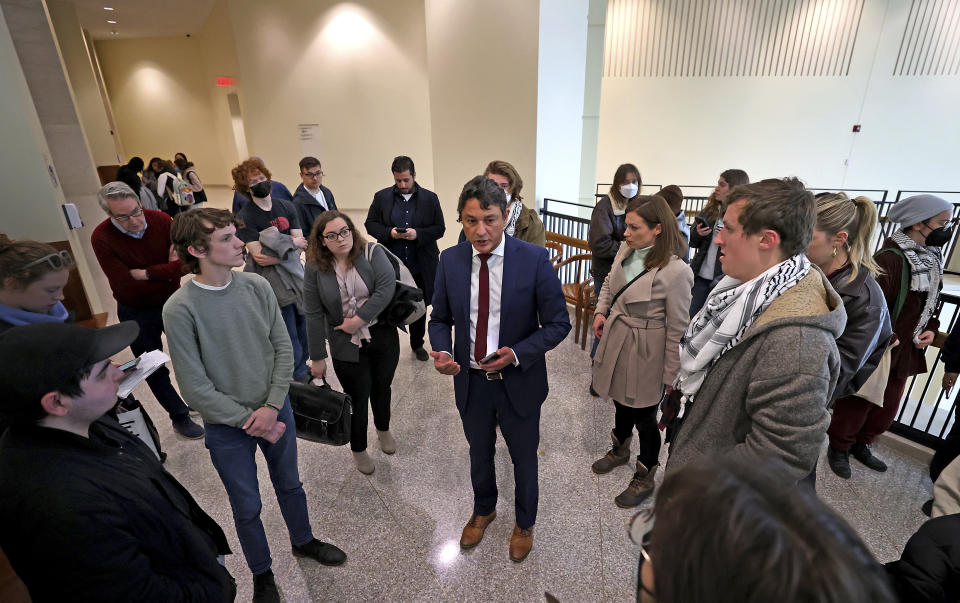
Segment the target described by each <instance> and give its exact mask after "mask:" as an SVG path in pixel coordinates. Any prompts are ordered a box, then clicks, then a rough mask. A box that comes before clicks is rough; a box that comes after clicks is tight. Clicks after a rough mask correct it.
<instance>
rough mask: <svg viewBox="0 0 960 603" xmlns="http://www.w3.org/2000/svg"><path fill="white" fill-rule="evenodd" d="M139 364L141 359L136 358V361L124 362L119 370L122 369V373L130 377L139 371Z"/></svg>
mask: <svg viewBox="0 0 960 603" xmlns="http://www.w3.org/2000/svg"><path fill="white" fill-rule="evenodd" d="M138 364H140V359H139V358H134V359H133V360H131V361H130V362H124V363H123V364H121V365H120V366H118V367H117V368H118V369H120V371H121V372H122V373H123V374H124V375H129V374H130V373H132V372H133V371H135V370H136V369H137V365H138Z"/></svg>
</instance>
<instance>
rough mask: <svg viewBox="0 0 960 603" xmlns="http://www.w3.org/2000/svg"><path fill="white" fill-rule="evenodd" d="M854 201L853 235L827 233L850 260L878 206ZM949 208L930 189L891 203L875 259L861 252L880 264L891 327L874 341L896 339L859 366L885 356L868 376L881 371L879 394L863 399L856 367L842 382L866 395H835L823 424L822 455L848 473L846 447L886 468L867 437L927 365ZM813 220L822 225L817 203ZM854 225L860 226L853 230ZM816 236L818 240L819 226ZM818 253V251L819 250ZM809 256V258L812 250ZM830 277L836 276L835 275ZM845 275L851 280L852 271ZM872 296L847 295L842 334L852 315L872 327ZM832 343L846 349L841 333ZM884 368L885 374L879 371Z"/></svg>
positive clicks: (883, 426)
mask: <svg viewBox="0 0 960 603" xmlns="http://www.w3.org/2000/svg"><path fill="white" fill-rule="evenodd" d="M828 201H829V199H828ZM853 202H854V203H857V210H858V211H857V216H858V219H859V220H860V224H859V229H858V228H855V227H854V226H848V227H847V229H848V232H850V233H851V234H850V236H849V237H848V239H850V240H852V241H854V243H853V244H852V246H851V247H850V249H849V250H847V249H846V247H845V246H844V245H841V244H840V243H839V241H838V240H836V239H835V238H834V239H830V240H829V241H828V244H829V246H835V247H839V249H838V251H837V257H842V256H843V252H844V251H847V254H848V255H849V256H850V259H851V263H852V262H853V259H854V257H858V254H859V256H860V257H863V258H864V259H866V257H865V256H866V250H865V249H862V248H861V245H862V247H864V248H865V246H866V245H867V244H868V243H867V242H868V241H869V240H870V237H871V235H872V229H873V224H872V223H873V222H875V221H876V213H875V212H872V211H871V210H872V209H873V207H872V205H873V204H872V203H869V202H868V200H864V199H863V198H860V197H858V198H857V199H855V200H854V201H853ZM837 203H838V202H837ZM849 203H850V202H849V201H848V204H849ZM952 211H953V206H952V205H951V204H950V203H948V202H947V201H945V200H944V199H941V198H940V197H935V196H933V195H915V196H913V197H907V198H904V199H901V200H899V201H897V203H896V204H895V205H894V206H893V207H892V208H891V209H890V212H889V213H888V215H887V219H888V220H890V221H891V222H894V223H897V224H899V227H898V230H896V231H894V233H893V234H892V235H891V236H890V238H889V239H887V240H886V241H884V244H883V246H882V247H881V248H880V250H879V251H878V252H877V253H876V254H875V255H874V257H873V260H874V261H875V262H876V264H874V263H873V262H869V263H867V262H864V261H862V260H861V268H864V269H866V270H868V271H869V270H871V267H873V268H872V269H873V270H876V271H877V272H876V273H877V274H878V276H877V279H876V282H877V285H878V289H879V290H880V292H881V294H882V295H883V298H884V299H885V301H886V307H887V312H886V313H885V314H886V316H889V321H890V324H891V326H892V330H893V335H892V337H891V336H890V335H889V330H882V331H881V333H879V334H878V335H877V336H876V339H877V343H876V346H877V347H878V348H880V349H881V350H883V351H886V350H887V348H889V347H890V346H888V345H885V344H886V343H887V342H888V340H890V339H893V340H895V341H896V342H897V345H896V347H893V348H892V349H890V350H889V352H888V353H887V356H886V357H884V356H883V352H882V351H877V350H874V351H873V354H872V355H871V357H870V358H868V359H867V362H866V365H865V366H864V368H863V369H861V371H864V370H866V369H868V368H869V363H870V362H871V360H873V356H877V357H878V358H880V359H883V360H884V361H887V362H888V365H886V366H885V365H884V364H880V368H878V369H876V372H877V376H875V377H874V379H871V381H877V380H878V379H879V381H881V383H880V384H879V389H880V390H882V392H883V393H882V395H881V394H880V393H879V392H875V393H874V392H871V394H870V395H869V399H866V398H867V397H868V396H867V394H866V393H865V392H861V391H860V390H858V389H857V388H858V387H859V386H860V385H861V383H862V381H861V379H865V377H864V376H863V375H862V374H861V373H860V372H858V373H857V374H856V376H855V377H854V379H853V383H851V384H850V386H849V387H848V388H847V392H848V393H849V392H852V391H857V392H858V393H859V394H863V395H848V396H846V397H842V398H839V399H837V401H836V404H835V405H834V409H833V418H832V420H831V422H830V428H829V429H828V430H827V434H828V435H829V437H830V447H829V448H828V449H827V455H828V459H829V461H830V468H831V469H832V470H833V471H834V473H836V474H837V475H839V476H840V477H843V478H847V477H850V461H849V455H853V457H854V458H855V459H857V460H858V461H860V462H861V463H862V464H864V465H865V466H867V467H868V468H870V469H873V470H874V471H886V469H887V465H886V463H884V462H883V461H882V460H880V459H878V458H877V457H875V456H873V453H872V452H871V451H870V444H872V443H873V441H874V440H875V439H876V438H877V436H879V435H880V434H881V433H883V432H884V431H886V430H887V429H889V427H890V425H891V424H892V423H893V419H894V417H895V416H896V413H897V410H898V409H899V407H900V399H901V398H902V397H903V391H904V388H905V387H906V384H907V381H908V380H909V379H910V377H912V376H914V375H917V374H919V373H923V372H926V370H927V366H926V361H925V359H924V356H925V354H926V347H927V346H929V345H930V343H932V342H933V337H934V335H935V334H936V332H937V330H938V328H939V325H940V323H939V321H938V319H937V317H936V305H937V297H938V296H939V293H940V286H941V282H942V279H943V254H942V252H941V250H940V248H941V247H942V246H943V245H944V244H946V243H947V242H948V241H949V240H950V237H951V236H952V231H951V229H950V228H949V226H950V224H951V222H952V220H951V213H952ZM865 222H866V223H865ZM817 226H818V228H819V227H820V219H819V211H818V221H817ZM831 230H832V229H831ZM864 231H869V234H860V233H861V232H864ZM853 233H858V234H857V235H856V236H854V234H853ZM860 240H862V241H863V243H862V244H860V245H857V243H856V242H857V241H860ZM814 241H817V237H816V234H815V235H814ZM815 253H816V254H817V255H822V254H821V252H819V251H816V252H815ZM831 253H832V252H831ZM808 255H809V254H808ZM810 259H811V260H813V256H810ZM814 261H816V260H814ZM837 263H838V260H836V259H834V260H833V262H832V263H831V265H830V266H828V268H827V269H825V270H824V272H828V274H829V270H831V269H838V268H837V267H836V265H837ZM877 269H879V270H877ZM830 280H831V282H833V281H834V279H833V278H832V277H830ZM847 280H848V281H849V280H850V277H848V278H847ZM838 284H839V285H840V286H839V287H838ZM842 286H843V284H842V283H834V287H836V288H837V291H838V292H839V293H840V294H841V296H843V292H842V291H841V287H842ZM870 297H871V301H870V302H869V305H867V304H864V305H863V306H864V307H862V308H861V307H856V306H855V307H853V308H851V307H850V306H849V305H847V301H846V299H844V305H845V306H847V308H846V309H847V321H848V323H847V327H846V330H845V331H844V336H846V333H847V332H849V331H850V330H851V321H853V323H854V324H855V325H856V324H857V323H859V322H861V321H863V320H865V319H868V318H869V317H871V316H872V317H873V319H874V323H873V324H874V328H876V327H875V324H876V323H875V321H876V319H877V316H875V315H880V314H881V312H880V311H879V310H877V306H878V305H879V302H878V301H875V299H876V291H873V292H872V293H871V295H870ZM866 335H867V336H864V337H862V340H863V341H864V344H863V345H867V343H868V336H869V334H866ZM837 345H838V347H839V348H840V353H841V356H843V355H844V348H843V347H842V346H841V341H838V342H837ZM861 351H862V352H864V353H869V352H866V351H863V350H861ZM875 366H876V365H875ZM883 373H887V374H886V375H883ZM841 374H842V373H841ZM867 376H869V374H868V375H867ZM880 377H885V378H880ZM865 389H871V390H872V389H873V388H865ZM837 392H838V394H840V395H843V393H844V392H843V391H841V390H840V389H839V384H838V390H837Z"/></svg>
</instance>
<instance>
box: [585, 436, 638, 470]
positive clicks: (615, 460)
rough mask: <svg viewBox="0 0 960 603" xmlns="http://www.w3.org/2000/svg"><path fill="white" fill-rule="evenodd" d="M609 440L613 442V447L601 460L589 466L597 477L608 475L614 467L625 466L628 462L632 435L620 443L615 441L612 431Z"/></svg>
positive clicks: (615, 437)
mask: <svg viewBox="0 0 960 603" xmlns="http://www.w3.org/2000/svg"><path fill="white" fill-rule="evenodd" d="M610 439H611V440H613V445H612V446H611V447H610V450H608V451H607V454H605V455H603V458H602V459H600V460H599V461H597V462H595V463H594V464H593V465H591V469H593V472H594V473H597V474H599V475H603V474H604V473H610V471H612V470H613V468H614V467H619V466H620V465H626V464H627V462H628V461H629V460H630V440H632V439H633V434H630V436H628V437H627V439H626V440H624V441H622V442H621V441H620V440H618V439H617V436H616V435H614V433H613V431H611V432H610Z"/></svg>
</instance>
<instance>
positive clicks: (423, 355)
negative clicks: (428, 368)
mask: <svg viewBox="0 0 960 603" xmlns="http://www.w3.org/2000/svg"><path fill="white" fill-rule="evenodd" d="M413 353H414V355H416V357H417V360H419V361H420V362H426V361H427V358H429V357H430V354H428V353H427V351H426V350H425V349H423V348H417V349H415V350H414V351H413Z"/></svg>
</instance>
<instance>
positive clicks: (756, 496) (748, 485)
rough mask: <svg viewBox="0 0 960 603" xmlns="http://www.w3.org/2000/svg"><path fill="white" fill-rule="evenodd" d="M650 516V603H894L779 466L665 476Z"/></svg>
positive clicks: (844, 534)
mask: <svg viewBox="0 0 960 603" xmlns="http://www.w3.org/2000/svg"><path fill="white" fill-rule="evenodd" d="M654 509H655V511H654V513H655V514H656V519H655V522H654V525H653V530H652V532H651V533H650V537H651V538H650V546H649V547H647V552H648V553H649V555H650V559H651V560H652V563H653V566H654V570H655V571H654V588H653V591H654V592H655V593H656V597H657V600H658V601H686V602H689V603H700V602H704V603H705V602H707V601H711V602H712V601H777V602H778V603H800V602H802V601H870V602H871V603H892V602H893V601H895V599H894V597H893V595H892V593H891V591H890V589H889V587H888V584H887V580H886V577H885V574H884V571H883V566H881V565H880V564H879V563H877V561H876V560H875V559H874V558H873V555H871V553H870V551H869V549H867V547H866V545H864V543H863V541H862V540H861V539H860V537H859V536H858V535H857V533H856V532H855V531H854V530H853V528H851V527H850V525H849V524H847V522H846V521H844V520H843V518H842V517H840V516H839V515H837V514H836V513H835V512H834V511H832V510H831V509H830V508H829V507H828V506H827V505H826V504H825V503H823V502H822V501H820V500H819V499H818V498H817V497H816V495H815V494H814V493H813V490H812V489H808V488H804V487H802V486H797V484H796V480H795V479H791V478H790V476H789V475H788V474H787V472H786V466H785V464H784V463H783V462H782V461H780V460H779V459H774V458H772V457H771V458H764V457H754V458H751V459H750V460H749V461H745V460H743V459H735V458H732V457H729V456H728V457H721V458H720V459H713V460H705V461H700V462H697V463H691V464H689V465H686V466H684V467H682V468H680V469H679V470H676V471H674V472H673V473H668V474H667V476H666V478H665V479H664V480H663V485H662V486H661V487H660V490H659V491H658V492H657V500H656V504H655V507H654ZM635 539H636V536H635Z"/></svg>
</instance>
